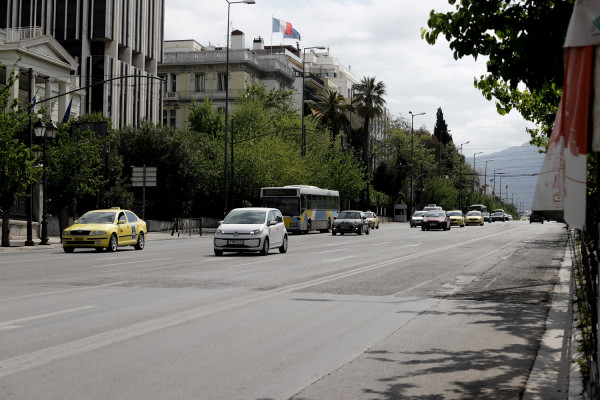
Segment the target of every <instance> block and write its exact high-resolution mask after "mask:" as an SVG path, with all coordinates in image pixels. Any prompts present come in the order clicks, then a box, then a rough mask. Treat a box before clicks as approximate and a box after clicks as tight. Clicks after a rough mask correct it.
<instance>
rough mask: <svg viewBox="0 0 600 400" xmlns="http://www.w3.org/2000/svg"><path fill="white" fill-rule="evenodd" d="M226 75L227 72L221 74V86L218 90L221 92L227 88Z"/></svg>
mask: <svg viewBox="0 0 600 400" xmlns="http://www.w3.org/2000/svg"><path fill="white" fill-rule="evenodd" d="M225 77H226V75H225V74H219V82H218V84H219V86H218V87H217V90H218V91H219V92H224V91H225V88H226V87H227V79H225Z"/></svg>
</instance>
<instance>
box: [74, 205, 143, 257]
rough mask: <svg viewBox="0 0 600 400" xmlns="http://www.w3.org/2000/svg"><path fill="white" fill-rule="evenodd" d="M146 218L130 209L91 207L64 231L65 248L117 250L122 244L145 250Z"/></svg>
mask: <svg viewBox="0 0 600 400" xmlns="http://www.w3.org/2000/svg"><path fill="white" fill-rule="evenodd" d="M146 232H147V230H146V222H145V221H144V220H142V219H140V218H138V216H137V215H135V214H134V213H133V212H131V211H129V210H122V209H120V208H119V207H113V208H110V209H106V210H93V211H88V212H86V213H85V214H83V215H82V216H81V217H79V219H78V220H76V221H75V223H74V224H73V225H71V226H69V227H68V228H67V229H65V230H64V231H63V232H62V243H63V250H64V251H65V252H66V253H72V252H73V251H75V249H76V248H84V249H95V250H97V251H102V250H103V249H106V250H108V251H117V248H118V247H119V246H134V247H135V249H136V250H143V249H144V244H145V239H146Z"/></svg>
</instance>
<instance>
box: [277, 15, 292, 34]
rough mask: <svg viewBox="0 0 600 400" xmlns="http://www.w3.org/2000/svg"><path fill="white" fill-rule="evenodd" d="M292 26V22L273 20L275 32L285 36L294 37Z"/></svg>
mask: <svg viewBox="0 0 600 400" xmlns="http://www.w3.org/2000/svg"><path fill="white" fill-rule="evenodd" d="M292 31H293V30H292V24H291V23H290V22H285V21H281V20H279V19H277V18H273V32H281V33H283V34H284V35H287V36H291V35H292Z"/></svg>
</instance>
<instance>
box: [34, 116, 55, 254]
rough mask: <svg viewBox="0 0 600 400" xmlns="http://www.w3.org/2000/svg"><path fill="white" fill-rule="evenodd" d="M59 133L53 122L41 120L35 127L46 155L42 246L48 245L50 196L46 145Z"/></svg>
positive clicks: (43, 167)
mask: <svg viewBox="0 0 600 400" xmlns="http://www.w3.org/2000/svg"><path fill="white" fill-rule="evenodd" d="M57 131H58V127H57V126H56V125H55V124H54V122H52V121H50V122H48V123H47V124H45V123H44V122H43V121H42V120H41V119H39V120H38V121H37V122H36V123H35V124H34V125H33V132H34V133H35V136H36V137H43V138H44V142H43V146H44V147H43V154H44V155H43V162H44V164H43V165H42V185H43V187H44V189H43V192H42V233H41V237H40V244H48V216H47V215H46V214H47V212H48V211H47V210H48V196H47V194H46V187H47V179H46V149H47V147H48V146H47V144H46V139H47V138H50V139H52V138H53V137H54V135H55V134H56V132H57Z"/></svg>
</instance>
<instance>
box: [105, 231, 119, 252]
mask: <svg viewBox="0 0 600 400" xmlns="http://www.w3.org/2000/svg"><path fill="white" fill-rule="evenodd" d="M117 247H119V242H118V241H117V235H115V234H114V233H113V234H112V235H111V236H110V239H109V240H108V246H106V250H108V251H112V252H114V251H117Z"/></svg>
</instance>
